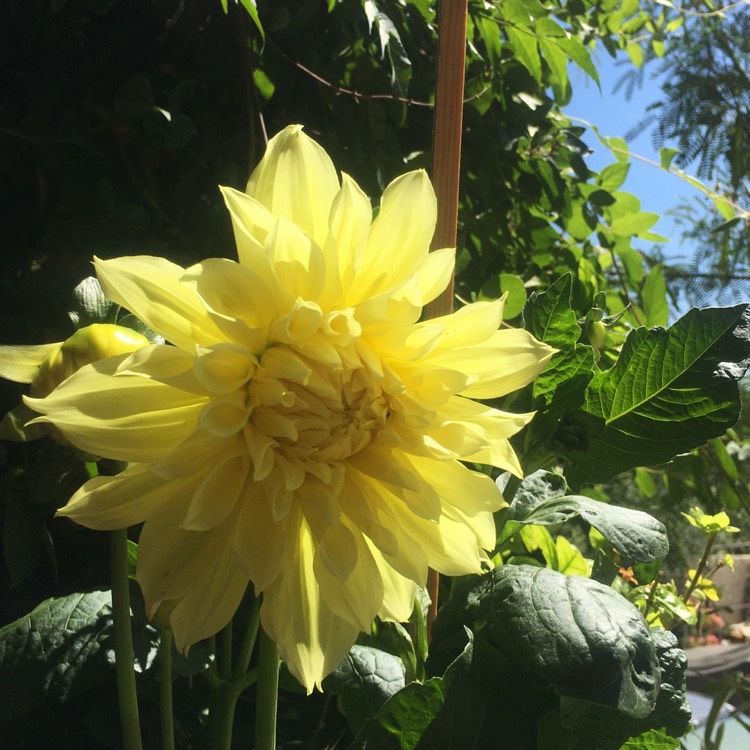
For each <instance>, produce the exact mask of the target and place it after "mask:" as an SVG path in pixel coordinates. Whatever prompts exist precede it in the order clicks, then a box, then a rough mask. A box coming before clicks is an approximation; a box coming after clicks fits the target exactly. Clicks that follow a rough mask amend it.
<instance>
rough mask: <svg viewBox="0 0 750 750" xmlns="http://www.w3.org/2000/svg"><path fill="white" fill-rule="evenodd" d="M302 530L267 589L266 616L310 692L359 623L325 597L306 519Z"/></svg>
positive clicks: (263, 609) (263, 619)
mask: <svg viewBox="0 0 750 750" xmlns="http://www.w3.org/2000/svg"><path fill="white" fill-rule="evenodd" d="M298 533H299V536H298V538H297V539H296V540H294V541H293V542H292V543H291V544H288V545H287V552H286V560H285V562H284V565H283V567H282V573H281V574H280V575H279V576H278V577H277V578H276V580H275V581H274V582H273V584H271V586H269V587H268V588H267V589H266V590H265V592H264V594H263V604H262V606H261V611H260V618H261V624H262V625H263V629H264V630H265V631H266V633H268V635H269V636H270V637H271V638H273V640H275V641H276V643H277V644H278V647H279V654H280V655H281V657H282V658H283V659H284V661H285V662H286V663H287V666H288V667H289V671H290V672H291V673H292V674H293V675H294V676H295V677H296V678H297V679H298V680H299V681H300V683H301V684H302V685H303V686H304V687H305V688H306V689H307V691H308V693H310V692H312V690H313V688H314V687H315V686H317V687H320V683H321V681H322V680H323V677H325V675H327V674H329V673H330V672H332V671H333V670H334V669H335V668H336V666H338V664H339V663H340V662H341V660H342V659H343V658H344V656H346V654H347V652H348V651H349V649H350V648H351V647H352V645H353V644H354V642H355V640H356V639H357V635H358V633H359V628H358V627H357V626H355V625H352V624H350V623H348V622H347V621H346V620H343V619H341V618H340V617H337V616H336V615H335V614H334V613H333V612H332V611H331V609H330V608H329V607H328V606H327V605H326V604H325V603H323V602H322V601H321V596H320V588H319V585H318V582H317V579H316V577H315V572H314V569H313V565H314V558H315V547H314V544H313V539H312V534H311V532H310V528H309V527H308V526H307V524H306V523H305V522H304V521H303V522H302V523H301V524H300V526H299V532H298Z"/></svg>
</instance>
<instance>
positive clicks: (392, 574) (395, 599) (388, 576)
mask: <svg viewBox="0 0 750 750" xmlns="http://www.w3.org/2000/svg"><path fill="white" fill-rule="evenodd" d="M370 551H371V552H372V556H373V559H374V560H375V564H376V565H377V566H378V572H379V574H380V577H381V579H382V580H383V602H382V604H381V605H380V611H379V612H378V616H379V617H380V618H381V619H383V620H390V621H391V622H406V621H407V620H408V619H409V617H411V613H412V610H413V609H414V596H415V595H416V593H417V584H416V583H415V582H414V581H412V580H411V579H409V578H406V577H405V576H402V575H401V574H400V573H398V572H397V571H396V570H394V569H393V567H392V566H391V565H390V564H389V563H388V562H387V561H386V560H385V558H384V557H383V555H382V554H381V553H380V551H379V550H378V549H377V548H375V547H373V545H372V544H371V545H370Z"/></svg>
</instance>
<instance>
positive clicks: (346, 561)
mask: <svg viewBox="0 0 750 750" xmlns="http://www.w3.org/2000/svg"><path fill="white" fill-rule="evenodd" d="M359 553H360V550H359V546H358V544H357V540H356V539H355V537H354V534H352V532H351V530H350V529H349V528H347V526H346V525H344V524H343V523H340V524H338V525H337V526H334V527H331V528H329V529H327V530H326V532H325V533H324V534H323V536H322V537H321V538H320V539H319V540H318V558H317V559H319V560H321V561H322V562H323V564H324V565H325V567H326V568H327V569H328V572H329V573H331V574H332V575H333V576H335V577H336V578H338V580H340V581H346V580H347V579H348V578H349V576H351V574H352V571H353V570H354V569H355V568H356V567H357V565H358V564H361V560H358V556H359Z"/></svg>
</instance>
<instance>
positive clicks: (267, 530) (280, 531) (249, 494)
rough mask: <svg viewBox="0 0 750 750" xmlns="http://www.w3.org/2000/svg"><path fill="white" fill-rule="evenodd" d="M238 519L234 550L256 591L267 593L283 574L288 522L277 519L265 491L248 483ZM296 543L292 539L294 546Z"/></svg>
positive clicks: (290, 541)
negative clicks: (282, 567)
mask: <svg viewBox="0 0 750 750" xmlns="http://www.w3.org/2000/svg"><path fill="white" fill-rule="evenodd" d="M241 503H242V508H241V511H240V513H239V515H238V517H237V524H236V527H235V534H234V540H233V545H234V550H235V554H236V555H237V560H238V562H239V564H240V565H241V566H242V569H243V570H244V571H245V573H246V574H247V576H248V577H249V578H250V580H251V581H252V582H253V586H254V587H255V591H256V592H257V593H260V592H261V591H265V589H266V588H268V586H269V585H270V584H271V583H273V581H274V580H275V579H276V577H277V576H278V575H279V573H280V571H281V566H282V563H283V561H284V559H285V556H286V545H287V540H288V538H289V534H288V533H287V524H288V520H287V519H286V518H281V519H278V520H277V519H275V518H274V517H273V514H272V512H271V507H270V503H269V502H268V500H267V498H266V496H265V493H264V492H263V489H262V488H261V487H260V485H258V484H257V483H255V484H247V485H246V486H245V489H244V491H243V497H242V499H241ZM292 542H293V540H289V543H292Z"/></svg>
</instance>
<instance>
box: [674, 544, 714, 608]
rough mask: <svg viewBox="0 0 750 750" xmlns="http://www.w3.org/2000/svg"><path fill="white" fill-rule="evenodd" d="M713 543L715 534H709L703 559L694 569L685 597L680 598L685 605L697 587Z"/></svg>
mask: <svg viewBox="0 0 750 750" xmlns="http://www.w3.org/2000/svg"><path fill="white" fill-rule="evenodd" d="M714 541H716V534H711V536H709V537H708V541H707V542H706V548H705V549H704V550H703V557H701V559H700V562H699V563H698V567H697V568H696V569H695V575H694V576H693V578H692V580H691V581H690V585H689V586H688V588H687V591H686V592H685V595H684V596H683V597H682V601H683V602H685V604H687V603H688V601H690V595H691V594H692V593H693V591H695V587H696V586H697V585H698V581H699V580H700V578H701V575H702V574H703V571H704V570H705V569H706V563H707V562H708V556H709V555H710V554H711V547H713V546H714Z"/></svg>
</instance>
